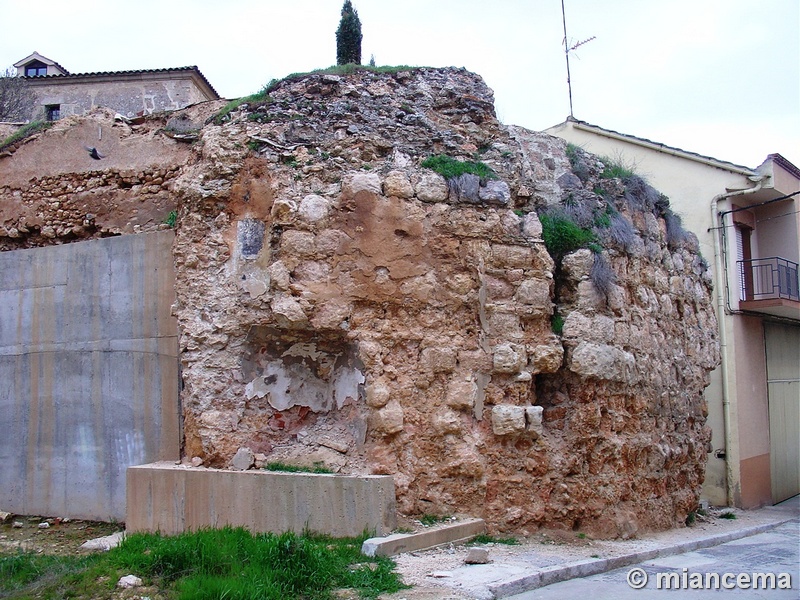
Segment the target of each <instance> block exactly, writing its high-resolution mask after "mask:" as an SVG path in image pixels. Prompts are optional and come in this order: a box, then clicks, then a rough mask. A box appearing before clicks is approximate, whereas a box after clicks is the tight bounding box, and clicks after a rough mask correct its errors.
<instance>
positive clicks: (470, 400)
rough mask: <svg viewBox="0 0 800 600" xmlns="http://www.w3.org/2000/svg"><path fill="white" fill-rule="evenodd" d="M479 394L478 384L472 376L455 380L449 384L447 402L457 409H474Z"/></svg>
mask: <svg viewBox="0 0 800 600" xmlns="http://www.w3.org/2000/svg"><path fill="white" fill-rule="evenodd" d="M477 395H478V386H477V384H476V383H475V381H473V379H472V378H471V377H470V378H469V379H461V380H454V381H450V382H449V383H448V385H447V395H446V396H445V402H446V403H447V406H449V407H450V408H455V409H456V410H472V407H473V406H474V405H475V399H476V398H477Z"/></svg>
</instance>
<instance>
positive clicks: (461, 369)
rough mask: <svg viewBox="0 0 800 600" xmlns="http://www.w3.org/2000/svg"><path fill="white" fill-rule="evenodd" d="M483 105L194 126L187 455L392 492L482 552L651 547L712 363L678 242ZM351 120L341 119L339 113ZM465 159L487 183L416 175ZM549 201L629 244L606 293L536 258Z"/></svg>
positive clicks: (477, 100)
mask: <svg viewBox="0 0 800 600" xmlns="http://www.w3.org/2000/svg"><path fill="white" fill-rule="evenodd" d="M370 78H372V79H370ZM481 86H482V82H480V81H479V80H477V81H476V80H475V79H470V77H469V76H468V75H465V74H463V72H460V71H458V70H444V71H437V72H435V73H430V72H426V73H424V74H411V75H409V74H405V75H404V74H398V75H396V76H378V75H369V74H367V75H359V76H357V77H355V78H353V79H352V80H350V79H346V78H342V79H341V80H339V79H337V78H335V77H334V78H331V77H329V76H316V77H310V78H308V79H306V80H302V81H298V82H293V83H289V84H286V86H285V87H284V88H281V89H278V90H276V91H274V92H272V96H273V104H271V105H269V106H268V107H265V108H256V109H255V112H252V110H251V111H250V112H248V111H245V112H243V113H242V114H241V115H239V116H238V117H236V116H234V117H233V118H232V119H231V122H230V123H228V124H226V125H223V126H221V127H220V126H217V127H214V128H206V129H205V130H204V134H203V135H204V137H203V156H204V161H206V162H205V163H204V164H202V165H200V164H198V165H195V166H194V167H192V168H190V169H187V170H186V171H184V172H183V174H182V175H181V177H180V178H179V179H177V180H176V184H175V188H176V191H177V192H178V193H179V194H180V195H181V197H182V202H183V211H182V213H181V217H182V218H181V223H180V226H179V228H178V231H177V238H176V243H175V256H176V264H177V268H178V282H177V289H178V303H177V306H176V308H177V315H178V319H179V322H180V324H181V336H182V337H181V344H182V353H181V355H182V361H183V376H184V382H185V386H186V387H185V389H184V392H183V396H182V397H183V402H184V410H185V417H186V420H185V452H186V458H187V459H191V458H198V459H202V460H203V461H204V464H206V465H209V466H219V467H223V466H227V465H229V464H230V460H231V457H232V456H233V455H234V454H235V453H236V452H237V450H238V449H239V448H242V447H247V448H250V449H251V450H252V451H253V452H254V453H256V454H259V453H260V454H263V457H262V459H263V460H264V461H284V462H305V463H306V464H309V465H311V464H314V463H316V462H323V463H325V464H326V465H328V466H330V467H332V468H334V469H335V470H338V471H340V472H346V473H380V474H391V475H392V476H393V477H394V481H395V484H396V488H397V494H398V508H399V510H400V511H401V512H404V513H411V514H422V513H439V514H452V513H466V514H471V515H476V516H482V517H484V518H486V519H487V520H488V521H489V523H490V524H491V527H492V528H493V529H494V530H517V531H531V530H533V529H535V528H536V527H538V526H542V525H549V526H555V527H568V528H573V527H576V528H581V530H583V531H591V532H594V533H597V534H601V535H610V536H615V535H622V536H629V535H633V534H635V532H636V531H637V530H639V529H642V528H665V527H670V526H672V525H674V524H675V523H677V522H681V521H682V520H683V519H684V518H685V517H686V515H687V514H688V512H689V511H691V510H693V509H694V508H695V506H696V502H697V498H698V495H699V490H700V485H701V483H702V480H703V469H704V465H705V461H706V456H707V451H708V448H707V444H708V441H709V433H710V432H709V430H708V428H707V427H706V426H705V419H706V413H707V408H706V405H705V402H704V400H703V397H702V391H703V389H704V388H705V386H706V385H708V372H709V371H710V370H711V369H712V368H713V367H714V366H715V365H716V364H717V361H718V352H717V347H716V339H715V320H714V315H713V311H712V310H711V304H710V285H709V282H710V278H709V276H708V274H707V272H706V269H705V267H704V265H703V264H702V260H701V259H700V258H699V257H698V255H697V241H696V239H689V238H686V239H685V240H684V241H683V242H681V243H673V242H670V241H669V240H668V232H667V224H666V222H665V220H664V219H662V218H659V217H658V216H657V215H656V214H652V213H648V212H647V211H646V210H643V209H640V208H636V203H635V202H632V203H627V202H628V201H627V200H625V198H626V197H627V196H626V195H627V194H628V191H627V190H626V188H625V185H624V184H623V183H622V182H620V181H606V182H604V183H602V184H601V182H599V181H598V180H597V179H591V180H587V181H586V182H584V181H582V180H580V179H579V178H578V177H577V176H575V175H574V174H572V173H571V170H570V166H569V161H568V160H567V157H566V155H565V148H564V145H563V143H562V142H560V141H558V140H555V139H554V138H550V137H548V136H543V135H538V134H533V133H531V132H526V131H525V130H521V129H519V128H508V129H506V128H503V127H502V126H500V125H499V124H498V123H497V122H496V120H494V117H493V115H492V114H491V113H490V112H489V110H488V109H487V107H489V106H490V102H487V101H486V98H487V97H489V98H490V95H489V94H490V93H489V94H487V93H486V91H485V89H484V88H482V87H481ZM354 90H355V91H354ZM361 90H365V91H364V93H357V92H359V91H361ZM282 94H285V96H284V95H282ZM353 98H360V100H359V103H358V107H359V111H358V115H359V116H358V117H345V116H343V115H345V114H346V113H340V112H337V111H338V110H339V109H338V108H337V107H338V106H339V104H338V103H341V104H342V106H344V104H348V103H349V104H352V103H353V102H354V100H353ZM365 98H368V99H365ZM428 101H430V106H429V105H427V104H426V102H428ZM404 107H405V108H404ZM262 111H263V112H262ZM409 111H411V112H410V113H409ZM284 113H287V114H284ZM288 113H291V114H288ZM337 115H338V117H337ZM411 117H414V118H413V119H412V118H411ZM337 118H338V119H339V121H337V120H336V119H337ZM391 119H398V120H399V121H400V124H399V125H396V126H395V125H392V122H393V121H392V120H391ZM353 120H356V121H357V122H358V123H357V124H354V122H353ZM395 123H396V121H395ZM393 127H394V128H395V129H393ZM437 127H438V129H437ZM432 130H433V133H431V131H432ZM392 135H396V136H397V137H395V138H392V137H391V136H392ZM248 139H249V140H250V141H251V147H253V148H256V149H257V152H251V153H248V152H247V151H239V150H237V148H243V147H244V145H245V144H244V142H245V140H248ZM387 139H395V140H397V141H396V142H395V143H394V144H392V143H390V142H386V143H384V140H387ZM264 140H267V141H266V142H265V141H264ZM295 140H304V141H303V142H300V143H296V144H292V142H293V141H295ZM311 140H313V141H311ZM465 148H466V149H473V148H474V149H477V148H484V153H483V154H482V155H481V156H482V157H484V158H485V159H486V160H487V162H490V164H491V165H492V167H493V168H495V169H496V172H497V173H498V176H499V179H498V180H481V179H480V178H478V177H474V178H468V177H462V178H460V179H459V180H458V181H457V182H453V181H450V182H448V181H446V180H445V179H444V178H443V177H441V176H440V175H438V174H436V173H434V172H432V171H431V170H429V169H424V168H421V167H420V162H421V161H422V159H423V158H425V157H427V156H429V155H433V154H437V153H443V152H450V153H453V154H456V155H459V156H461V154H463V153H464V152H465V150H464V149H465ZM469 151H470V150H467V151H466V152H469ZM595 160H596V159H595ZM362 163H364V164H366V165H368V167H369V168H367V167H364V168H356V169H354V168H353V167H352V165H354V164H356V165H361V164H362ZM593 168H594V167H593ZM595 170H596V171H598V172H599V171H601V170H602V167H600V168H597V169H595ZM602 186H604V189H603V191H602V193H601V192H597V191H596V190H597V189H599V187H602ZM647 193H648V194H651V195H652V194H655V196H654V197H657V193H655V192H653V191H652V190H651V191H648V192H647ZM563 202H573V203H586V205H587V206H589V207H593V206H595V205H597V204H598V203H608V204H609V206H611V205H612V204H613V206H614V207H616V208H614V211H617V210H618V211H619V214H620V215H621V216H620V217H619V218H620V219H623V220H624V221H625V223H626V225H625V227H626V229H625V231H626V232H627V233H626V235H628V234H629V239H627V240H626V241H625V243H624V244H622V245H617V246H614V245H613V244H609V245H607V247H606V248H605V249H603V254H604V256H605V257H606V259H607V261H608V264H609V265H610V269H611V270H613V272H614V274H615V276H614V277H615V278H614V283H613V285H611V286H609V287H607V289H606V290H604V291H603V292H601V291H599V289H598V288H597V286H596V285H595V284H594V283H593V282H592V280H591V278H590V274H591V271H592V265H593V260H594V258H593V257H594V255H593V253H592V251H590V250H588V249H584V250H579V251H577V252H573V253H569V254H567V255H566V256H564V257H563V258H559V260H558V261H554V260H553V258H551V256H550V254H549V253H548V250H547V248H546V247H545V244H544V241H543V238H542V224H541V222H540V220H539V218H538V217H537V214H536V210H535V209H536V208H537V207H538V208H542V207H544V206H550V205H556V204H561V203H563ZM603 206H605V204H603ZM590 210H592V209H591V208H590ZM609 210H611V209H609ZM608 214H611V213H608ZM615 218H616V217H615ZM556 312H557V313H558V315H559V317H561V318H562V319H563V320H564V325H563V330H561V329H559V330H558V332H556V331H554V328H553V324H552V321H553V317H554V315H555V313H556ZM255 340H258V343H254V342H255ZM325 347H327V348H329V350H324V348H325ZM312 356H318V357H322V356H327V357H328V358H326V359H325V360H321V359H319V360H321V362H317V363H315V362H314V360H316V359H312ZM341 357H348V358H347V359H346V360H345V359H344V358H341ZM340 360H342V361H344V362H343V363H342V364H345V363H346V364H347V365H348V366H347V369H350V370H349V371H347V372H348V373H349V375H348V377H349V381H350V382H351V383H356V384H357V385H355V386H352V385H351V386H348V387H346V390H345V391H342V392H341V393H340V389H342V390H344V389H345V388H344V387H343V388H336V390H335V392H334V388H335V386H334V385H333V384H332V381H333V379H334V378H335V375H334V373H335V372H336V367H335V365H338V364H340V363H339V362H337V361H340ZM323 363H324V365H325V366H324V367H322V365H323ZM320 369H322V371H325V372H326V373H327V376H328V378H329V379H328V380H325V379H324V378H320V377H319V374H318V372H319V371H320ZM308 395H310V396H312V397H313V396H317V397H318V399H317V400H314V401H309V400H308V397H307V396H308Z"/></svg>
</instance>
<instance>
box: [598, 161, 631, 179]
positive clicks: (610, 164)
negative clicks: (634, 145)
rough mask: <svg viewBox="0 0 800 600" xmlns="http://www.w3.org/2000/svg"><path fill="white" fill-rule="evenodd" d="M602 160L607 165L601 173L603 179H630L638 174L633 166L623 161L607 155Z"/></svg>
mask: <svg viewBox="0 0 800 600" xmlns="http://www.w3.org/2000/svg"><path fill="white" fill-rule="evenodd" d="M602 161H603V164H604V165H605V166H604V168H603V172H602V173H600V178H601V179H628V178H630V177H633V176H634V175H635V174H636V173H634V171H633V169H632V168H631V167H629V166H627V165H625V164H623V163H622V161H619V160H613V159H610V158H605V157H604V158H603V159H602Z"/></svg>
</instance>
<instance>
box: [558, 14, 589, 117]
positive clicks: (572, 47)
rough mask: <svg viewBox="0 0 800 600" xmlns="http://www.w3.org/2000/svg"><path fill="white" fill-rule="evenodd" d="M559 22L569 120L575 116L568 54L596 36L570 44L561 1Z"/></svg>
mask: <svg viewBox="0 0 800 600" xmlns="http://www.w3.org/2000/svg"><path fill="white" fill-rule="evenodd" d="M561 21H562V23H564V56H565V57H566V59H567V89H568V90H569V116H570V118H575V115H574V114H573V112H572V81H571V79H570V76H569V53H570V52H572V51H573V50H576V49H578V48H580V47H581V46H583V45H584V44H588V43H589V42H591V41H592V40H593V39H595V38H596V37H597V36H595V35H593V36H592V37H590V38H588V39H585V40H583V41H580V42H575V43H574V44H570V42H569V38H568V37H567V13H566V11H565V10H564V0H561Z"/></svg>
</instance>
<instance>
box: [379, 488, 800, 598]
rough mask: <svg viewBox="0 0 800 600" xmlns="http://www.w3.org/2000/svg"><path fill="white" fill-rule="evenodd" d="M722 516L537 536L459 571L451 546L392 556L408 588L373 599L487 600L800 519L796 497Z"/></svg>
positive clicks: (461, 552) (494, 550) (495, 548)
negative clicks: (586, 534)
mask: <svg viewBox="0 0 800 600" xmlns="http://www.w3.org/2000/svg"><path fill="white" fill-rule="evenodd" d="M725 511H730V512H732V513H734V514H735V515H736V519H735V520H733V519H723V518H718V517H717V518H708V519H705V520H703V521H698V522H697V523H696V524H695V525H694V526H692V527H686V528H681V529H674V530H670V531H665V532H660V533H655V534H651V535H648V536H646V537H643V538H642V539H636V540H613V541H605V540H602V541H595V540H587V539H582V538H580V537H577V536H575V535H574V534H566V533H565V534H564V537H563V538H555V539H554V538H553V537H552V536H551V537H543V536H538V537H536V538H533V539H531V540H527V541H526V542H525V543H524V544H521V545H518V546H509V545H505V544H491V545H488V546H485V547H487V548H488V550H489V560H490V561H491V562H489V563H488V564H483V565H466V564H465V563H464V558H466V555H467V552H468V548H467V547H465V546H455V547H446V548H439V549H434V550H427V551H421V552H409V553H405V554H400V555H398V556H395V557H394V560H395V561H396V562H397V570H398V572H400V573H401V574H402V575H403V579H404V581H405V582H406V583H409V584H411V585H413V586H414V587H413V588H412V589H409V590H402V591H400V592H398V593H396V594H391V595H386V596H381V600H401V599H406V600H465V599H472V600H490V599H494V598H505V597H508V596H512V595H514V594H519V593H522V592H525V591H528V590H532V589H535V588H538V587H542V586H545V585H549V584H551V583H556V582H559V581H565V580H568V579H573V578H576V577H585V576H589V575H595V574H599V573H604V572H606V571H610V570H613V569H617V568H620V567H624V566H627V565H632V564H636V563H638V562H642V561H646V560H651V559H653V558H656V557H661V556H669V555H673V554H681V553H683V552H689V551H693V550H698V549H701V548H708V547H711V546H716V545H719V544H722V543H725V542H729V541H732V540H736V539H740V538H743V537H747V536H751V535H755V534H758V533H762V532H764V531H768V530H770V529H773V528H774V527H777V526H778V525H780V524H782V523H786V522H787V521H791V520H797V519H798V518H800V496H795V497H794V498H792V499H790V500H787V501H786V502H783V503H781V504H779V505H777V506H770V507H765V508H761V509H757V510H749V511H742V510H738V509H722V511H719V510H718V511H714V512H715V513H716V514H717V515H718V514H719V513H720V512H725Z"/></svg>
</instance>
